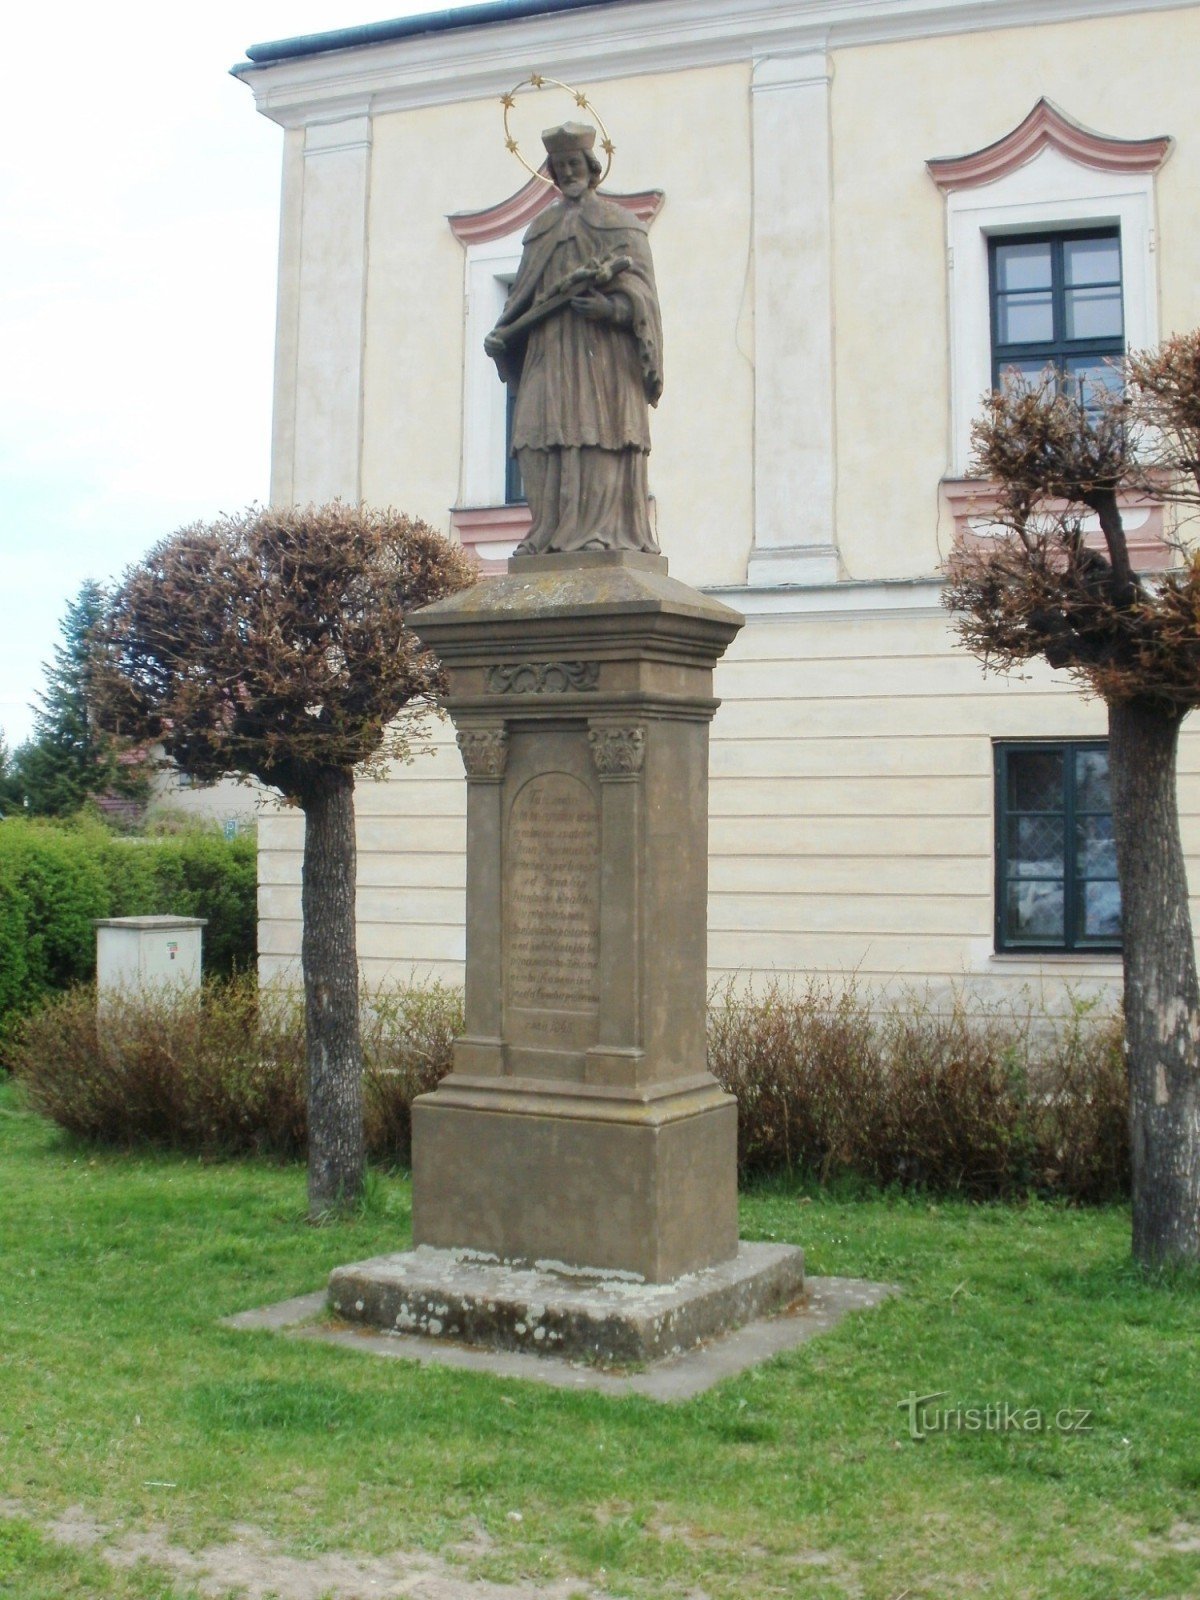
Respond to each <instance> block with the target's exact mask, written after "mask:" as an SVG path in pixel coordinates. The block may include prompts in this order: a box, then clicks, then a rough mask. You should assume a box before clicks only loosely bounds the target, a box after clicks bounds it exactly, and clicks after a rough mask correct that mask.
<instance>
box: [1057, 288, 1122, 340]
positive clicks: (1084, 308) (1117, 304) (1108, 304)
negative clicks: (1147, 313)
mask: <svg viewBox="0 0 1200 1600" xmlns="http://www.w3.org/2000/svg"><path fill="white" fill-rule="evenodd" d="M1123 328H1124V324H1123V322H1122V318H1121V291H1120V289H1119V288H1118V289H1068V290H1067V338H1068V339H1119V338H1120V337H1121V334H1122V331H1123Z"/></svg>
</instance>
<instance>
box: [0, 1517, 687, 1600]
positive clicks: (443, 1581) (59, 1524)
mask: <svg viewBox="0 0 1200 1600" xmlns="http://www.w3.org/2000/svg"><path fill="white" fill-rule="evenodd" d="M0 1516H10V1517H11V1516H24V1517H30V1520H32V1521H36V1519H35V1518H33V1517H31V1516H30V1513H29V1511H28V1510H27V1509H26V1508H25V1507H24V1506H22V1505H20V1504H19V1503H18V1502H17V1501H12V1500H0ZM43 1526H44V1531H45V1532H46V1533H47V1534H49V1536H50V1537H51V1538H52V1539H55V1540H57V1541H58V1542H59V1543H60V1544H64V1545H69V1546H71V1547H72V1548H74V1549H77V1550H88V1551H90V1552H91V1553H92V1554H94V1555H98V1556H100V1557H101V1558H102V1559H103V1560H105V1561H107V1562H109V1563H110V1565H112V1566H114V1567H120V1568H129V1567H135V1566H136V1565H137V1564H138V1562H139V1561H148V1562H150V1563H151V1564H152V1565H153V1566H156V1567H160V1568H162V1569H163V1570H164V1571H166V1572H168V1573H170V1575H171V1576H172V1578H177V1579H181V1580H182V1581H183V1582H185V1583H190V1584H192V1585H194V1586H195V1588H196V1589H198V1590H199V1592H200V1593H201V1594H202V1595H206V1596H212V1597H213V1600H219V1597H223V1596H227V1595H228V1594H229V1593H230V1592H231V1591H232V1592H233V1593H235V1594H237V1595H239V1596H244V1600H401V1597H403V1600H608V1597H606V1596H605V1595H604V1594H603V1593H602V1592H601V1591H600V1590H598V1589H596V1588H594V1587H593V1586H592V1585H591V1584H588V1583H581V1582H579V1581H578V1580H564V1581H562V1582H557V1583H551V1584H509V1583H486V1582H482V1581H479V1582H476V1581H473V1580H471V1579H469V1578H466V1577H463V1576H462V1575H461V1574H460V1573H456V1572H455V1570H454V1568H453V1567H452V1566H451V1565H450V1564H449V1563H447V1562H444V1561H442V1560H440V1559H439V1558H438V1557H436V1556H430V1555H426V1554H425V1553H423V1552H421V1553H414V1552H410V1551H403V1550H396V1551H393V1552H392V1553H391V1554H389V1555H386V1556H353V1555H346V1554H341V1553H328V1554H325V1555H318V1556H290V1555H286V1554H285V1553H284V1552H283V1551H282V1550H281V1549H280V1548H279V1547H278V1546H277V1545H275V1544H274V1542H273V1541H272V1540H270V1539H268V1538H267V1537H266V1536H265V1535H264V1534H263V1533H261V1532H260V1531H259V1530H258V1529H257V1528H249V1527H235V1528H234V1529H233V1530H232V1531H233V1538H231V1539H230V1540H229V1541H228V1542H227V1543H225V1544H218V1545H211V1546H209V1547H208V1548H207V1549H204V1550H199V1551H195V1552H193V1551H191V1550H187V1549H185V1548H184V1547H183V1546H182V1545H178V1544H173V1543H172V1542H171V1540H170V1539H169V1538H168V1536H167V1534H166V1533H165V1532H164V1531H163V1530H161V1529H154V1528H152V1529H150V1530H148V1531H147V1530H143V1531H140V1532H136V1533H134V1532H126V1533H118V1532H115V1531H114V1530H113V1529H112V1528H107V1527H105V1526H103V1525H102V1524H101V1523H98V1522H95V1521H93V1520H92V1519H91V1518H90V1517H89V1516H88V1515H87V1513H86V1512H85V1511H84V1510H83V1509H82V1508H81V1507H78V1506H73V1507H71V1509H70V1510H68V1511H66V1512H64V1513H63V1515H62V1516H61V1517H58V1518H57V1519H55V1520H54V1521H53V1522H50V1523H47V1524H44V1525H43ZM467 1553H469V1552H466V1551H464V1554H467ZM697 1600H700V1597H697Z"/></svg>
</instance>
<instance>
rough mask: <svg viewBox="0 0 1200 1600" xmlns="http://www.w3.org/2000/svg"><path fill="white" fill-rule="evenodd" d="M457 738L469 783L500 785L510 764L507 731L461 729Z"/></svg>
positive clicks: (500, 729) (497, 729)
mask: <svg viewBox="0 0 1200 1600" xmlns="http://www.w3.org/2000/svg"><path fill="white" fill-rule="evenodd" d="M455 737H456V739H457V741H458V748H459V750H460V751H461V752H462V760H463V766H464V767H465V769H466V773H467V779H468V781H470V782H475V783H499V782H500V780H501V778H503V776H504V769H505V767H506V766H507V764H508V731H507V729H506V728H504V727H497V728H460V729H459V731H458V733H457V734H456V735H455Z"/></svg>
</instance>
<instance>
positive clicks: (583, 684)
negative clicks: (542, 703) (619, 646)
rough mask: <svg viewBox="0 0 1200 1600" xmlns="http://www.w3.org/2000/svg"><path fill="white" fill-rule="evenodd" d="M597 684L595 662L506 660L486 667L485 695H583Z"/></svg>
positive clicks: (598, 664)
mask: <svg viewBox="0 0 1200 1600" xmlns="http://www.w3.org/2000/svg"><path fill="white" fill-rule="evenodd" d="M599 682H600V663H599V662H598V661H505V662H501V663H500V664H499V665H497V666H494V667H489V668H488V673H487V677H486V678H485V680H484V686H485V688H486V690H487V693H488V694H584V693H588V692H589V691H594V690H595V688H596V686H597V684H598V683H599Z"/></svg>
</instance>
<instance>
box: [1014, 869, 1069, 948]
mask: <svg viewBox="0 0 1200 1600" xmlns="http://www.w3.org/2000/svg"><path fill="white" fill-rule="evenodd" d="M1005 924H1006V933H1007V936H1008V937H1009V938H1010V939H1028V940H1035V939H1036V940H1039V941H1044V942H1046V943H1049V942H1051V941H1056V942H1061V940H1062V937H1063V886H1062V884H1061V883H1036V882H1035V883H1010V884H1008V885H1007V889H1006V903H1005Z"/></svg>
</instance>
